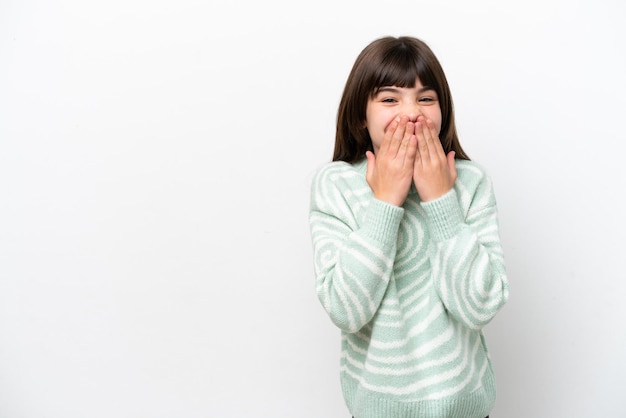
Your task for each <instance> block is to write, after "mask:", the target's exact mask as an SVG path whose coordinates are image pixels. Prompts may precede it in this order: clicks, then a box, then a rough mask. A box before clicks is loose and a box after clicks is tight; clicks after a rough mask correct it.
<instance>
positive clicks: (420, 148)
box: [415, 120, 430, 164]
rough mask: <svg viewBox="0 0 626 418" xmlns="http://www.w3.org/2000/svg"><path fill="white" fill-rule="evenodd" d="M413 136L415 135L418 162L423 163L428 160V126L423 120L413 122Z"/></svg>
mask: <svg viewBox="0 0 626 418" xmlns="http://www.w3.org/2000/svg"><path fill="white" fill-rule="evenodd" d="M415 136H416V137H417V152H418V153H419V159H420V162H421V163H422V164H423V163H425V162H426V161H428V160H430V149H429V145H428V141H429V140H428V137H429V136H430V134H429V133H428V128H427V127H426V125H425V124H424V121H423V120H419V121H418V122H417V123H416V124H415Z"/></svg>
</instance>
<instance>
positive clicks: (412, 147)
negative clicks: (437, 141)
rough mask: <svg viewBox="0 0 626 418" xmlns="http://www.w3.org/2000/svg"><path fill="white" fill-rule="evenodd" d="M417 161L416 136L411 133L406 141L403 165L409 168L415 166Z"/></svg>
mask: <svg viewBox="0 0 626 418" xmlns="http://www.w3.org/2000/svg"><path fill="white" fill-rule="evenodd" d="M416 161H417V137H416V136H415V134H413V135H411V136H410V137H409V139H408V141H407V146H406V155H405V157H404V167H405V168H411V167H414V166H415V162H416Z"/></svg>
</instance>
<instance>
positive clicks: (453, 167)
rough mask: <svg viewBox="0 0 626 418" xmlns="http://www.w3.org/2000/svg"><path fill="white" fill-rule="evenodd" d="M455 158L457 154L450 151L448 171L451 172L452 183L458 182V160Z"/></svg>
mask: <svg viewBox="0 0 626 418" xmlns="http://www.w3.org/2000/svg"><path fill="white" fill-rule="evenodd" d="M454 157H456V153H455V152H454V151H450V152H449V153H448V155H447V159H448V171H449V172H450V177H451V178H452V181H456V160H455V159H454Z"/></svg>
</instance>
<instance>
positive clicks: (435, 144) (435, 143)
mask: <svg viewBox="0 0 626 418" xmlns="http://www.w3.org/2000/svg"><path fill="white" fill-rule="evenodd" d="M426 127H427V128H428V131H429V133H430V138H431V139H432V141H431V142H430V144H431V145H432V147H431V149H432V150H433V151H435V152H436V153H437V154H438V155H440V156H441V158H442V159H444V158H445V151H444V149H443V145H442V144H441V140H440V139H439V134H438V133H437V129H436V128H435V123H434V122H433V121H432V120H430V119H427V120H426Z"/></svg>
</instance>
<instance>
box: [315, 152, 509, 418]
mask: <svg viewBox="0 0 626 418" xmlns="http://www.w3.org/2000/svg"><path fill="white" fill-rule="evenodd" d="M456 169H457V173H458V177H457V180H456V182H455V185H454V187H453V189H451V190H450V191H449V192H448V193H446V194H445V195H443V196H441V197H440V198H438V199H435V200H432V201H428V202H422V201H420V199H419V195H418V193H417V191H416V189H415V186H413V187H412V188H411V190H410V192H409V195H408V197H407V199H406V201H405V203H404V205H403V207H397V206H393V205H390V204H387V203H385V202H382V201H380V200H377V199H376V198H374V196H373V193H372V191H371V189H370V187H369V185H368V184H367V182H366V180H365V171H366V160H362V161H361V162H359V163H356V164H348V163H345V162H332V163H328V164H326V165H324V166H322V167H321V168H320V169H319V170H318V171H317V173H316V174H315V176H314V178H313V181H312V185H311V208H310V226H311V235H312V241H313V251H314V266H315V274H316V290H317V295H318V298H319V300H320V302H321V304H322V305H323V307H324V309H325V310H326V312H327V313H328V315H329V316H330V319H331V320H332V321H333V322H334V323H335V324H336V325H337V327H339V328H340V329H341V335H342V338H341V347H342V351H341V360H340V375H341V376H340V377H341V386H342V390H343V396H344V399H345V402H346V405H347V407H348V410H349V411H350V413H351V414H352V415H354V416H355V417H356V418H417V417H420V418H441V417H451V418H452V417H454V418H456V417H459V418H461V417H462V418H473V417H475V418H484V417H485V416H486V415H488V413H489V411H490V410H491V408H492V407H493V405H494V402H495V380H494V374H493V370H492V366H491V360H490V358H489V354H488V351H487V347H486V345H485V339H484V336H483V334H482V332H481V329H482V328H483V327H484V326H485V325H486V324H487V323H488V322H489V321H490V320H491V319H492V318H493V317H494V315H495V314H496V313H497V312H498V311H499V309H500V308H501V307H502V306H503V305H504V303H505V302H506V300H507V298H508V293H509V291H508V282H507V279H506V273H505V265H504V258H503V251H502V247H501V244H500V239H499V232H498V221H497V213H496V201H495V198H494V194H493V188H492V183H491V181H490V179H489V177H488V176H487V174H486V173H485V171H484V169H483V168H482V167H481V166H479V165H478V164H476V163H474V162H471V161H465V160H457V161H456Z"/></svg>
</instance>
